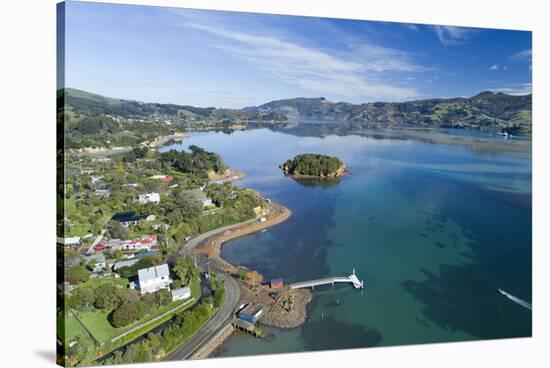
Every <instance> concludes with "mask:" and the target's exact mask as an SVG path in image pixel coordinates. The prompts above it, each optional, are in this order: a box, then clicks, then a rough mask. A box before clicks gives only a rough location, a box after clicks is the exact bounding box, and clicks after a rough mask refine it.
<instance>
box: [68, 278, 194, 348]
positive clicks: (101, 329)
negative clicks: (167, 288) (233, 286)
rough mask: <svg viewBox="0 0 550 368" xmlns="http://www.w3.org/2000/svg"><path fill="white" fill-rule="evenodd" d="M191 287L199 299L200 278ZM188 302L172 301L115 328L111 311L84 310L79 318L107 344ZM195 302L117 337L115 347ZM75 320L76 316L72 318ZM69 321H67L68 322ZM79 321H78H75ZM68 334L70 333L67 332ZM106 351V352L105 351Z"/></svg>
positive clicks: (192, 295)
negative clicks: (132, 321) (109, 318)
mask: <svg viewBox="0 0 550 368" xmlns="http://www.w3.org/2000/svg"><path fill="white" fill-rule="evenodd" d="M101 282H105V281H104V280H89V281H87V282H86V283H85V284H84V285H83V286H84V287H92V286H97V285H98V284H99V283H101ZM113 282H117V283H120V284H125V283H126V284H127V280H126V279H123V278H121V279H114V280H113ZM190 288H191V297H192V298H195V300H197V299H198V298H199V297H200V284H199V281H198V280H195V281H193V282H192V283H191V285H190ZM187 302H188V299H187V300H178V301H176V302H172V303H170V304H168V305H165V306H163V307H161V308H158V309H156V310H155V311H154V312H153V313H151V314H149V315H147V316H146V317H145V318H143V319H141V320H139V321H136V322H135V323H133V324H131V325H129V326H126V327H121V328H115V327H113V326H112V325H111V323H110V322H109V320H108V317H109V313H110V312H104V311H99V310H95V311H92V312H83V313H79V314H78V318H79V319H80V321H81V322H82V323H83V324H84V325H85V326H86V327H87V328H88V330H89V331H90V332H91V333H92V335H93V336H94V338H95V339H96V340H97V341H99V342H100V344H102V345H103V344H105V343H106V342H109V341H111V340H112V339H113V338H115V337H117V336H119V335H121V334H123V333H125V332H126V331H129V330H131V329H133V328H135V327H137V326H140V325H143V324H146V323H147V322H148V321H150V320H152V319H154V318H156V317H158V316H160V315H162V314H163V313H165V312H167V311H170V310H171V309H173V308H176V307H177V306H181V305H183V304H186V303H187ZM191 305H193V303H188V305H187V306H185V307H182V308H179V309H176V310H175V311H174V312H173V313H170V314H167V315H166V316H164V317H163V318H160V319H158V320H156V321H154V322H153V323H150V324H148V325H147V326H144V327H143V328H142V329H137V330H136V331H134V332H132V333H131V334H128V335H127V336H124V337H123V338H121V339H117V341H116V343H115V344H114V346H113V347H116V346H120V345H123V344H124V343H126V342H128V341H131V340H133V339H135V338H136V337H138V336H140V335H143V334H144V333H147V332H149V331H151V330H152V329H153V328H155V327H157V326H158V325H160V324H162V323H164V322H166V321H168V320H169V319H170V318H172V317H173V315H174V314H175V313H180V312H182V311H184V310H186V309H187V308H189V307H190V306H191ZM72 319H73V320H74V318H72ZM68 322H69V321H67V322H66V323H68ZM75 322H77V321H75ZM72 330H73V331H76V329H75V328H73V329H72ZM67 335H68V334H67ZM104 353H105V352H104Z"/></svg>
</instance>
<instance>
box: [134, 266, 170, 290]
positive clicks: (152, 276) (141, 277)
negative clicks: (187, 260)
mask: <svg viewBox="0 0 550 368" xmlns="http://www.w3.org/2000/svg"><path fill="white" fill-rule="evenodd" d="M170 282H171V280H170V271H169V270H168V265H167V264H166V263H165V264H161V265H158V266H154V267H149V268H142V269H141V270H138V287H139V290H140V292H141V295H143V294H146V293H154V292H155V291H158V290H160V289H170Z"/></svg>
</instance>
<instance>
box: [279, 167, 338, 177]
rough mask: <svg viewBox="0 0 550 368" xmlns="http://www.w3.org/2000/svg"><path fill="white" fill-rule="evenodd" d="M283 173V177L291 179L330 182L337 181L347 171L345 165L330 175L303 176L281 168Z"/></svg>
mask: <svg viewBox="0 0 550 368" xmlns="http://www.w3.org/2000/svg"><path fill="white" fill-rule="evenodd" d="M283 171H284V173H285V176H289V177H291V178H293V179H321V180H331V179H339V178H341V177H342V176H344V175H345V174H346V173H347V172H348V171H349V170H348V168H347V167H346V165H344V166H342V167H341V168H339V169H338V170H336V171H335V172H334V173H331V174H329V175H323V174H321V175H304V174H300V173H289V172H288V169H285V168H283Z"/></svg>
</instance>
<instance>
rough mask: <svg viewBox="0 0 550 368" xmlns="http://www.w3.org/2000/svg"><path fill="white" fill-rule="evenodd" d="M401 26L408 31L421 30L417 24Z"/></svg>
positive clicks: (403, 24) (402, 24)
mask: <svg viewBox="0 0 550 368" xmlns="http://www.w3.org/2000/svg"><path fill="white" fill-rule="evenodd" d="M401 26H402V27H405V28H407V29H410V30H411V31H417V32H418V31H419V30H420V29H419V28H418V26H417V25H416V24H412V23H401Z"/></svg>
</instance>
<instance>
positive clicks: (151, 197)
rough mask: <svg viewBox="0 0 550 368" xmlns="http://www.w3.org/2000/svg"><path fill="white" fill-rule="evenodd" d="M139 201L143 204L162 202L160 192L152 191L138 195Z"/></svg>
mask: <svg viewBox="0 0 550 368" xmlns="http://www.w3.org/2000/svg"><path fill="white" fill-rule="evenodd" d="M138 202H139V203H141V204H147V203H156V204H158V203H160V194H158V193H155V192H151V193H144V194H140V195H139V197H138Z"/></svg>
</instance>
